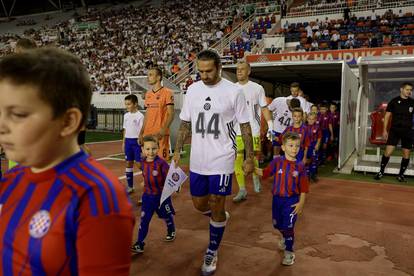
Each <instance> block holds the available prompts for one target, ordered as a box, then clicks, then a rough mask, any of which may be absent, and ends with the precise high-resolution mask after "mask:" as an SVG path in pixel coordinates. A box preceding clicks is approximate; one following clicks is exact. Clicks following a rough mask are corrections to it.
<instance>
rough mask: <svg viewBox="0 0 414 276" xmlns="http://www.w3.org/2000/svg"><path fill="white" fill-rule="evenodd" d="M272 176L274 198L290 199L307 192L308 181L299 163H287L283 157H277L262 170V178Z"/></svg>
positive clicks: (304, 170) (302, 166) (301, 164)
mask: <svg viewBox="0 0 414 276" xmlns="http://www.w3.org/2000/svg"><path fill="white" fill-rule="evenodd" d="M273 175H274V176H275V177H274V180H273V187H272V194H273V195H274V196H280V197H290V196H293V195H300V194H301V193H308V192H309V180H308V177H307V176H306V169H305V166H304V165H303V163H302V162H301V161H289V160H287V159H286V158H285V156H278V157H276V158H275V159H273V161H272V162H270V164H269V165H268V166H267V167H266V168H265V169H264V170H263V178H267V177H270V176H273Z"/></svg>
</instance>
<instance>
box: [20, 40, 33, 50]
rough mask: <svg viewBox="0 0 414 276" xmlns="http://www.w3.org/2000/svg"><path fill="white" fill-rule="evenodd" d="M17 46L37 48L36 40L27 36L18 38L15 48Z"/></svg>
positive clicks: (25, 48) (28, 48)
mask: <svg viewBox="0 0 414 276" xmlns="http://www.w3.org/2000/svg"><path fill="white" fill-rule="evenodd" d="M17 47H19V48H20V49H23V50H30V49H35V48H37V45H36V42H34V41H33V40H31V39H29V38H20V39H19V40H18V41H17V43H16V48H17Z"/></svg>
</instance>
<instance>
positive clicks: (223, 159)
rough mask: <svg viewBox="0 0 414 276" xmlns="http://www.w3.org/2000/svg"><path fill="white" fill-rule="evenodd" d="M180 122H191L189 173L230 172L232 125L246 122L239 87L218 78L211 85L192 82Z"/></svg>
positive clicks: (243, 101) (245, 112) (233, 138)
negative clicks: (215, 82)
mask: <svg viewBox="0 0 414 276" xmlns="http://www.w3.org/2000/svg"><path fill="white" fill-rule="evenodd" d="M180 119H181V120H183V121H187V122H191V154H190V170H191V171H192V172H195V173H198V174H202V175H215V174H231V173H233V172H234V160H235V157H236V156H235V154H236V150H237V148H236V132H235V131H234V124H235V122H237V123H240V124H241V123H248V122H249V114H248V111H247V105H246V100H245V99H244V94H243V93H242V90H241V88H240V87H239V86H238V85H236V84H234V83H232V82H230V81H228V80H226V79H222V80H221V81H220V82H219V83H217V84H215V85H211V86H210V85H205V84H204V83H203V82H202V81H198V82H195V83H193V84H192V85H191V86H190V87H189V88H188V90H187V94H186V96H185V98H184V103H183V107H182V109H181V113H180Z"/></svg>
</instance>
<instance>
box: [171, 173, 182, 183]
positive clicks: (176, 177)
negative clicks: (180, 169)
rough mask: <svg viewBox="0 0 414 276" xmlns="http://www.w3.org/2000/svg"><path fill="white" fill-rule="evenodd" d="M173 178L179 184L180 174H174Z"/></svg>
mask: <svg viewBox="0 0 414 276" xmlns="http://www.w3.org/2000/svg"><path fill="white" fill-rule="evenodd" d="M171 178H172V180H174V181H175V182H177V181H178V180H180V175H179V174H178V173H173V174H172V176H171Z"/></svg>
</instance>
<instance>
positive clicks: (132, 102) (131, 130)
mask: <svg viewBox="0 0 414 276" xmlns="http://www.w3.org/2000/svg"><path fill="white" fill-rule="evenodd" d="M125 108H126V110H127V111H128V112H127V113H125V115H124V123H123V139H122V149H123V150H124V152H125V161H126V168H125V176H126V180H127V183H128V188H127V192H128V193H132V192H133V191H134V169H133V168H134V161H135V162H136V164H137V167H138V169H141V146H140V145H139V143H138V137H139V135H140V133H141V130H142V124H143V123H144V115H142V113H141V112H139V111H138V98H137V96H135V95H134V94H130V95H128V96H126V97H125ZM138 203H139V202H138Z"/></svg>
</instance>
